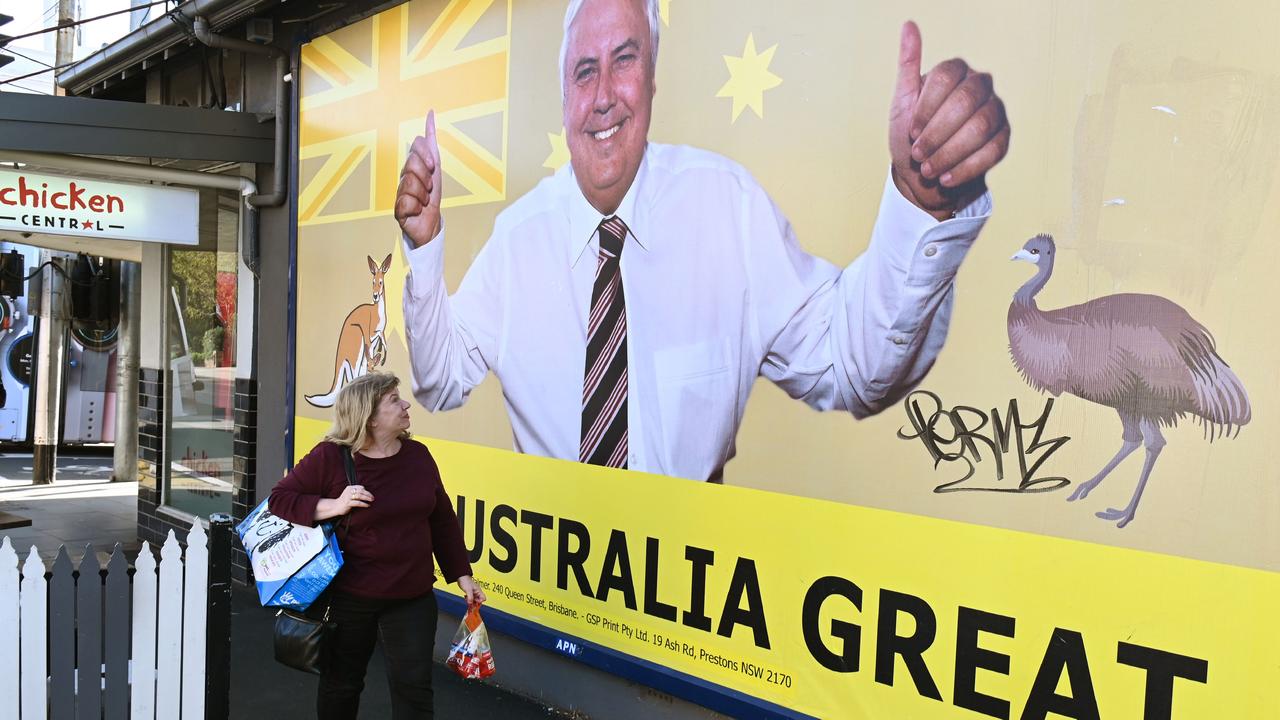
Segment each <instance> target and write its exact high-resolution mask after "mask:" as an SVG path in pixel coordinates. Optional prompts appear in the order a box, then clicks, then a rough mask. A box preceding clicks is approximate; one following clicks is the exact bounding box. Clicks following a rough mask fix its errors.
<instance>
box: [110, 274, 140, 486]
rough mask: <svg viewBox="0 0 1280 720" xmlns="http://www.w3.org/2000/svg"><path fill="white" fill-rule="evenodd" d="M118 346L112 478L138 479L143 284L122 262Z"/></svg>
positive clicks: (118, 479)
mask: <svg viewBox="0 0 1280 720" xmlns="http://www.w3.org/2000/svg"><path fill="white" fill-rule="evenodd" d="M118 267H119V273H120V326H119V328H120V329H119V338H120V341H119V344H118V345H116V447H115V451H114V452H115V471H114V472H113V473H112V474H111V479H112V480H113V481H116V482H133V481H134V480H137V479H138V361H139V356H138V352H139V348H138V321H139V313H140V312H141V309H142V283H141V282H140V280H139V278H138V264H137V263H132V262H125V261H121V262H120V264H119V266H118Z"/></svg>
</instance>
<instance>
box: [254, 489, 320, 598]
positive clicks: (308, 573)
mask: <svg viewBox="0 0 1280 720" xmlns="http://www.w3.org/2000/svg"><path fill="white" fill-rule="evenodd" d="M267 503H268V501H267V500H263V501H262V502H261V503H259V504H258V507H256V508H254V509H253V512H251V513H249V517H247V518H245V519H244V522H242V523H240V524H239V525H237V526H236V532H237V533H239V535H240V542H241V543H242V544H243V545H244V549H245V552H247V553H248V554H249V565H250V567H252V568H253V577H254V578H255V579H256V580H257V581H258V599H259V600H260V601H261V602H262V604H263V605H275V606H278V607H286V608H294V609H297V610H306V609H307V608H308V607H310V605H311V603H313V602H315V600H316V598H317V597H319V596H320V593H322V592H324V589H325V588H326V587H328V586H329V583H330V582H332V581H333V578H334V577H336V576H337V574H338V570H340V569H341V568H342V551H341V550H339V549H338V538H337V535H336V534H335V533H334V529H333V524H332V523H322V524H321V525H319V526H318V527H307V526H306V525H296V524H294V523H291V522H289V521H287V520H284V519H282V518H278V517H276V516H275V515H272V514H271V512H270V511H269V510H267Z"/></svg>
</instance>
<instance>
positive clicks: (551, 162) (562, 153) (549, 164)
mask: <svg viewBox="0 0 1280 720" xmlns="http://www.w3.org/2000/svg"><path fill="white" fill-rule="evenodd" d="M547 141H548V142H549V143H551V154H550V155H548V156H547V159H546V160H544V161H542V167H544V168H549V169H550V170H551V172H555V171H556V170H559V169H560V168H562V167H564V164H565V163H567V162H569V145H568V143H567V142H566V141H565V137H564V128H560V132H559V133H547Z"/></svg>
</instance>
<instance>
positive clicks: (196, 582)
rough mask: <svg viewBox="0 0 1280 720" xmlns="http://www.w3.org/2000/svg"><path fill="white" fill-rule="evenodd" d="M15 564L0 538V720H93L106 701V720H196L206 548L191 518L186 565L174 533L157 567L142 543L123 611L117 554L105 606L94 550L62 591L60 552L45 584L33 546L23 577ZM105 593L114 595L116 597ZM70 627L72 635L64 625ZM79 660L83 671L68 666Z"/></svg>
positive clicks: (201, 692)
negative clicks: (124, 626)
mask: <svg viewBox="0 0 1280 720" xmlns="http://www.w3.org/2000/svg"><path fill="white" fill-rule="evenodd" d="M116 556H119V561H118V562H117V557H116ZM18 560H19V558H18V554H17V553H16V552H15V551H14V549H13V547H12V546H11V545H10V543H9V538H8V537H5V538H4V539H3V540H0V718H4V719H6V720H9V719H12V720H36V719H37V718H38V719H40V720H45V719H46V718H51V719H52V720H60V719H61V718H63V717H66V718H76V719H79V718H90V717H92V718H101V717H104V711H103V705H102V699H103V697H104V696H105V697H106V698H107V706H106V712H105V717H107V718H117V717H118V718H124V717H128V718H131V719H132V720H179V719H180V720H203V719H204V712H205V628H206V622H205V620H206V609H207V598H208V575H209V548H208V536H207V534H206V533H205V530H204V527H203V525H202V524H201V522H200V521H199V520H196V521H195V522H193V523H192V525H191V531H190V533H189V534H188V535H187V549H186V558H185V562H184V559H183V553H182V548H181V546H180V545H179V543H178V540H177V538H175V537H174V534H173V531H172V530H170V531H169V537H168V538H167V539H166V540H165V542H164V545H163V547H161V548H160V563H159V566H158V568H157V564H156V558H155V555H154V553H153V552H152V550H151V547H150V545H148V544H147V543H145V542H144V543H143V544H142V550H141V552H140V553H139V554H138V557H137V560H136V561H135V562H134V568H135V572H134V576H133V583H132V593H131V597H132V603H131V604H132V611H131V612H130V611H129V604H130V603H127V602H125V600H126V599H127V598H128V597H130V595H129V594H127V592H126V591H125V590H124V589H125V588H126V587H127V584H128V578H127V570H128V568H127V565H126V564H125V562H124V558H123V553H122V552H121V551H120V548H119V547H117V548H116V553H115V555H114V556H113V557H112V562H111V563H109V564H108V566H107V567H108V572H107V580H106V583H105V586H106V589H107V592H106V596H107V597H106V601H105V602H103V600H101V598H102V597H103V596H102V587H103V585H104V583H103V582H102V580H101V575H100V572H101V570H100V567H99V565H98V560H97V556H96V554H95V553H93V552H90V551H86V553H85V558H84V559H83V561H82V562H81V565H80V580H79V582H78V583H76V584H75V585H72V584H69V583H71V581H72V574H71V570H70V567H71V563H70V560H69V559H68V558H67V556H66V548H65V547H64V548H62V549H61V550H60V551H59V554H58V559H57V560H55V561H54V564H53V575H52V577H50V578H49V580H48V581H47V582H46V580H45V571H46V568H45V564H44V562H43V561H42V560H41V559H40V557H39V555H38V554H37V553H36V549H35V547H32V548H31V551H30V552H29V553H28V555H27V559H26V561H25V562H24V563H22V570H21V573H19V569H18ZM113 575H115V577H113ZM121 583H123V584H121ZM66 588H72V590H71V591H67V590H66ZM113 588H120V590H121V592H120V593H119V595H118V597H115V598H114V599H113ZM71 593H73V594H71ZM64 595H66V597H64ZM77 599H78V600H79V603H78V604H79V606H80V610H79V612H76V611H75V608H76V605H77V602H76V601H77ZM67 608H71V609H72V612H71V616H70V617H65V616H66V615H67ZM73 618H74V619H73ZM68 620H71V621H72V623H73V624H74V630H72V629H70V628H67V627H65V626H64V624H65V623H66V622H67V621H68ZM121 623H129V626H130V627H131V628H132V631H131V634H132V643H131V647H132V649H133V656H132V657H131V658H130V657H127V655H125V654H123V653H122V652H121V650H123V649H124V648H122V647H113V646H112V644H111V640H112V639H113V636H114V637H116V638H118V640H117V643H120V644H122V643H123V642H124V641H125V640H126V639H127V635H124V634H123V633H121V634H119V635H117V634H116V633H117V632H118V630H119V628H120V627H121V625H120V624H121ZM104 628H105V629H106V630H107V634H106V637H107V641H108V642H107V643H106V644H105V645H106V647H105V654H104V653H103V652H102V647H103V643H102V637H103V630H104ZM113 628H115V631H113ZM68 633H74V639H71V636H70V635H68ZM64 641H65V642H64ZM51 646H52V647H51ZM68 649H69V650H70V652H69V653H68ZM77 657H78V658H79V661H80V663H81V664H82V665H83V664H85V663H86V658H88V663H89V665H90V667H79V668H75V667H74V663H75V659H76V658H77ZM104 657H105V658H106V659H105V660H104V659H103V658H104ZM112 658H119V660H113V659H112ZM124 684H127V686H128V692H127V694H126V693H125V688H124ZM68 691H70V696H68ZM126 698H127V700H128V710H127V712H128V714H127V716H126V715H125V714H123V713H124V707H123V706H124V704H125V700H126ZM113 707H114V710H113Z"/></svg>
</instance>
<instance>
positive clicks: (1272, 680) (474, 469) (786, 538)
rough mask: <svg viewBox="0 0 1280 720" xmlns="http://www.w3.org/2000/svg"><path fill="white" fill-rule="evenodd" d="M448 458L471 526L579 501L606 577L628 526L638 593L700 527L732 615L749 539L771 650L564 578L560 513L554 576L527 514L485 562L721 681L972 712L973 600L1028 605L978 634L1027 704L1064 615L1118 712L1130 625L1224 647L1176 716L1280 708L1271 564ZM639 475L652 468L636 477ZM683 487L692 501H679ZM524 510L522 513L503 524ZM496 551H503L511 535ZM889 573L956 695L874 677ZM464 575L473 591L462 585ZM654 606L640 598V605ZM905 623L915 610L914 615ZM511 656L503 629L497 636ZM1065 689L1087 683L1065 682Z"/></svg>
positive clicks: (676, 569) (550, 617)
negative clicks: (855, 664)
mask: <svg viewBox="0 0 1280 720" xmlns="http://www.w3.org/2000/svg"><path fill="white" fill-rule="evenodd" d="M324 429H325V425H324V424H323V423H320V422H316V421H312V420H304V419H300V420H299V423H298V436H297V439H298V443H299V447H310V446H311V445H312V444H314V443H315V442H317V441H319V439H320V438H321V437H322V435H323V432H324ZM424 441H425V442H427V443H428V445H429V447H430V448H431V451H432V453H433V455H434V456H435V457H436V460H437V462H438V463H439V465H440V471H441V473H442V475H443V477H444V478H445V483H446V489H447V490H448V491H449V492H450V494H451V495H453V496H455V497H456V496H458V495H463V496H465V497H466V505H465V508H466V511H467V512H468V514H469V517H468V518H467V520H466V527H465V530H464V537H465V538H466V539H467V542H468V545H473V544H474V537H475V535H474V525H473V523H474V522H475V520H474V517H473V514H474V509H475V501H476V499H483V500H485V501H486V522H485V525H486V533H487V525H488V517H487V513H488V512H490V511H492V509H493V507H494V506H495V505H496V504H498V503H504V504H507V505H510V506H512V507H514V508H516V509H517V510H533V511H537V512H543V513H546V514H549V515H553V516H555V517H556V518H570V519H574V520H578V521H580V522H583V523H584V524H586V525H587V527H588V528H589V530H590V533H591V555H590V558H589V560H588V561H587V562H586V564H585V566H586V571H587V575H588V577H589V578H590V581H591V586H592V588H595V587H596V585H597V579H598V577H599V573H600V568H601V563H602V560H603V556H604V550H605V547H606V545H607V542H608V538H609V533H610V531H611V530H613V529H619V530H622V531H624V532H625V533H626V535H627V540H628V550H629V555H630V560H631V569H632V575H633V577H634V578H635V583H636V593H637V601H638V603H642V602H643V600H642V599H643V597H644V595H643V587H644V585H643V583H644V567H645V566H644V553H645V538H646V537H655V538H658V539H659V540H660V542H661V554H660V557H661V565H660V568H661V575H660V581H659V593H658V597H659V599H660V600H662V601H664V602H667V603H670V604H674V605H676V606H677V607H679V608H681V609H682V610H683V609H684V608H687V607H688V605H687V600H686V598H688V596H689V570H688V567H689V563H687V562H686V561H685V560H684V546H685V545H693V546H697V547H701V548H708V549H713V550H714V551H715V563H714V565H712V566H711V567H710V568H709V569H708V572H707V584H706V587H707V592H706V597H707V610H706V612H707V614H708V615H709V616H711V618H712V620H713V628H714V627H716V625H718V622H719V616H720V607H721V603H722V602H723V598H724V595H725V593H726V590H727V587H728V584H729V579H730V577H731V574H732V569H733V566H734V563H735V561H736V558H738V557H744V558H750V559H752V560H754V561H755V564H756V568H757V572H758V576H759V579H760V586H761V598H762V604H763V605H764V608H765V614H766V617H767V619H768V629H769V639H770V641H771V649H770V650H761V649H758V648H756V647H755V645H754V644H753V642H752V636H751V632H750V630H749V629H748V628H746V627H745V626H738V627H737V628H735V632H734V633H733V635H732V637H731V638H728V639H726V638H721V637H720V636H718V635H714V634H712V633H705V632H699V631H696V630H690V629H688V628H685V627H683V626H681V625H677V624H675V623H670V622H666V621H663V620H659V619H655V618H653V617H650V616H647V615H643V614H642V613H640V612H637V611H629V610H627V609H626V608H625V606H624V605H623V601H622V598H621V594H620V593H618V592H613V593H611V594H610V596H609V601H608V602H607V603H605V602H600V601H597V600H594V599H589V598H584V597H583V596H582V595H580V594H579V592H578V591H577V589H576V585H575V584H574V582H573V581H572V579H571V580H570V583H569V587H570V589H571V591H561V590H558V589H556V587H555V575H556V573H555V568H556V556H555V552H556V549H555V548H556V541H555V537H556V535H555V530H549V531H546V532H544V533H543V542H542V578H541V581H540V582H538V583H533V582H530V581H529V563H530V561H529V552H530V551H529V540H528V535H529V531H528V528H527V527H526V526H523V525H521V526H519V527H516V528H515V529H514V531H513V532H512V534H513V536H514V537H515V538H516V540H517V542H518V543H519V553H520V557H519V561H518V564H517V566H516V567H515V569H514V570H513V571H512V572H511V573H508V574H500V573H497V572H495V571H493V570H492V569H491V568H489V567H488V566H487V558H488V552H489V549H491V548H494V547H495V544H494V542H493V539H492V536H488V537H486V539H485V543H484V548H485V554H484V557H485V559H484V560H481V561H480V562H479V563H477V564H476V566H475V572H476V577H477V578H478V579H480V580H482V581H484V582H486V583H487V584H490V586H491V587H492V583H494V582H499V583H502V584H504V585H507V586H510V587H514V588H517V589H519V590H520V591H523V592H531V593H533V594H535V595H537V596H538V597H541V598H545V599H547V600H554V601H557V602H560V603H563V604H565V605H567V606H569V607H572V608H574V609H575V610H577V611H578V613H579V614H580V616H582V617H583V619H579V620H572V619H567V618H566V617H565V616H562V615H559V614H555V613H552V612H549V611H544V610H539V609H537V608H534V607H531V606H530V605H528V604H527V603H525V602H520V601H513V600H508V599H507V598H505V597H499V596H496V593H493V592H490V593H489V594H490V604H491V605H492V606H493V607H495V608H498V609H501V610H505V611H508V612H511V613H514V614H516V615H518V616H520V617H523V618H527V619H529V620H532V621H534V622H538V623H541V624H543V625H546V626H547V627H550V628H554V629H559V630H561V631H563V632H565V633H569V634H572V635H575V636H577V637H581V638H584V639H587V640H590V641H593V642H597V643H601V644H604V645H606V646H609V647H613V648H615V649H617V650H620V651H622V652H625V653H628V654H632V655H635V656H638V657H642V658H645V659H648V660H652V661H653V662H656V663H659V664H661V665H665V666H667V667H671V668H673V669H675V670H678V671H681V672H684V673H687V674H690V675H693V676H694V677H699V678H703V679H706V680H708V681H710V682H713V683H717V684H720V685H724V686H726V687H730V688H733V689H736V690H740V691H742V692H744V693H747V694H749V695H753V696H755V697H760V698H763V699H766V700H769V701H771V702H774V703H777V704H780V705H783V706H785V707H788V708H791V709H794V710H798V711H800V712H803V713H806V714H810V715H814V716H817V717H823V718H935V717H937V718H943V717H962V716H974V717H976V715H973V714H972V713H970V712H969V711H966V710H962V709H960V708H957V707H956V706H955V705H954V704H952V698H953V691H952V681H953V674H952V668H953V665H952V663H953V661H954V657H955V643H956V640H955V632H956V613H957V610H958V607H959V606H965V607H969V608H976V609H979V610H984V611H986V612H991V613H999V614H1003V615H1008V616H1012V617H1014V618H1015V619H1016V628H1015V635H1014V637H1013V638H1005V637H1000V636H996V635H992V634H982V635H981V636H980V640H979V644H980V646H981V647H983V648H986V649H989V650H992V651H995V652H999V653H1002V654H1005V655H1008V656H1009V657H1010V658H1011V660H1010V667H1011V672H1010V673H1009V674H1008V675H1007V676H1006V675H1000V674H997V673H994V672H990V671H984V670H979V671H978V674H977V683H976V687H977V689H978V690H979V691H980V692H983V693H985V694H988V695H992V696H995V697H999V698H1002V699H1005V700H1009V701H1010V703H1011V717H1019V716H1020V714H1021V711H1022V706H1023V704H1024V703H1025V700H1026V696H1027V693H1028V691H1029V689H1030V688H1031V684H1032V680H1033V679H1034V678H1035V675H1036V672H1037V670H1038V669H1039V667H1040V663H1041V659H1042V657H1043V656H1044V653H1045V648H1046V645H1047V644H1048V641H1049V637H1050V635H1051V634H1052V632H1053V629H1054V628H1055V627H1059V628H1063V629H1064V630H1073V631H1077V632H1080V633H1081V634H1082V635H1083V636H1084V642H1085V648H1086V653H1087V656H1088V664H1089V670H1090V677H1091V678H1092V681H1093V687H1094V690H1095V692H1096V694H1097V699H1098V705H1099V710H1100V712H1101V717H1103V718H1139V717H1142V709H1141V708H1142V701H1143V689H1144V683H1145V679H1146V676H1145V672H1144V671H1142V670H1139V669H1137V668H1134V667H1130V666H1127V665H1120V664H1118V663H1117V662H1116V649H1117V642H1119V641H1125V642H1129V643H1134V644H1138V645H1143V646H1146V647H1152V648H1158V649H1161V650H1165V651H1168V652H1175V653H1179V654H1183V655H1189V656H1192V657H1197V658H1200V659H1203V660H1207V661H1208V682H1207V683H1206V684H1201V683H1196V682H1190V681H1188V680H1183V679H1179V680H1176V681H1175V684H1174V694H1173V711H1174V714H1173V717H1174V718H1240V719H1246V718H1270V717H1274V713H1275V708H1276V700H1275V696H1274V693H1275V688H1276V687H1277V686H1278V683H1280V647H1277V645H1276V640H1277V638H1280V617H1278V616H1277V614H1276V612H1275V609H1276V603H1275V599H1276V598H1277V597H1280V575H1277V574H1276V573H1272V572H1265V571H1260V570H1250V569H1245V568H1238V567H1231V566H1226V565H1217V564H1212V563H1206V562H1201V561H1195V560H1186V559H1182V558H1176V557H1171V556H1167V555H1157V554H1152V553H1145V552H1138V551H1133V550H1125V549H1119V548H1112V547H1107V546H1103V545H1097V544H1092V543H1084V542H1078V541H1072V540H1063V539H1057V538H1049V537H1044V536H1038V535H1033V534H1028V533H1021V532H1014V531H1009V530H1002V529H996V528H988V527H982V526H978V525H971V524H965V523H957V522H952V521H946V520H937V519H933V518H924V517H919V516H914V515H908V514H902V513H896V512H889V511H884V510H875V509H869V508H860V507H854V506H851V505H845V504H840V503H833V502H825V501H818V500H812V499H806V498H797V497H787V496H780V495H775V494H772V493H762V492H757V491H752V490H744V489H741V488H733V487H723V488H722V487H715V486H710V485H705V484H696V483H689V482H687V481H681V480H675V479H671V478H665V477H661V476H646V475H639V474H637V473H624V472H621V471H616V470H608V469H602V468H596V467H591V466H585V465H580V464H578V463H573V462H568V461H561V460H548V459H544V458H534V457H526V456H519V455H516V454H514V453H511V452H509V451H501V450H492V449H489V448H483V447H479V446H476V445H468V444H463V443H455V442H448V441H442V440H429V439H424ZM636 479H641V480H643V482H641V483H637V482H635V480H636ZM673 498H678V501H673ZM506 525H507V526H508V527H509V525H510V524H509V523H507V524H506ZM496 552H498V554H499V556H505V551H503V550H496ZM827 575H835V576H839V577H843V578H846V579H848V580H850V581H852V582H854V583H855V584H857V585H858V586H859V587H860V588H861V589H862V592H863V603H862V610H861V611H860V612H859V611H857V610H856V609H855V608H854V607H853V606H852V605H850V604H849V603H848V602H846V601H844V600H842V599H839V598H833V599H831V600H828V601H827V602H826V604H825V605H824V608H823V613H822V615H821V620H820V622H819V627H820V628H823V638H824V642H826V643H827V644H828V646H829V647H831V648H832V649H833V651H837V652H838V651H839V645H838V644H837V641H835V640H833V639H832V638H831V637H830V636H829V635H828V633H827V632H826V629H827V628H829V627H830V621H831V619H832V618H833V617H839V618H840V619H842V620H845V621H846V622H853V623H855V624H858V625H860V626H861V627H862V638H861V643H860V648H861V651H860V656H861V667H860V670H859V671H858V672H857V673H851V674H839V673H834V672H831V671H828V670H826V669H824V668H822V667H821V666H820V665H818V663H817V662H815V661H813V660H812V659H811V658H810V655H809V653H808V650H807V649H806V648H805V645H804V640H803V635H802V631H801V625H800V616H801V612H800V608H801V606H802V602H803V598H804V594H805V592H806V591H807V590H808V588H809V586H810V585H811V584H812V583H813V581H814V580H816V579H818V578H820V577H823V576H827ZM881 588H887V589H889V590H894V591H897V592H901V593H910V594H912V595H916V596H918V597H921V598H923V599H924V600H925V601H927V602H928V603H929V605H930V606H931V608H932V609H933V612H934V614H935V616H936V618H937V626H938V630H937V638H936V640H935V641H934V643H933V645H932V646H931V647H930V648H929V649H928V650H926V651H925V652H924V659H925V662H926V664H927V667H928V668H929V670H930V673H931V675H932V677H933V679H934V681H935V682H936V683H937V685H938V688H939V690H940V691H941V694H942V697H943V701H944V702H941V703H939V702H937V701H935V700H928V699H924V698H921V697H920V696H919V695H918V694H917V693H916V691H915V689H914V686H913V685H912V683H911V681H910V679H909V675H908V673H907V671H906V668H905V666H904V665H903V664H902V662H901V661H900V660H899V661H897V667H896V671H895V673H894V684H893V686H886V685H882V684H879V683H876V682H874V672H875V635H876V618H877V617H878V608H877V601H878V596H879V591H880V589H881ZM449 589H450V590H454V591H456V589H455V588H453V587H450V588H449ZM641 607H643V605H642V604H641ZM585 613H599V614H601V615H604V616H606V617H609V618H612V619H614V620H616V621H620V622H623V623H628V624H629V625H631V626H632V627H640V628H647V629H649V630H650V631H651V632H660V633H663V634H664V635H670V636H673V637H674V638H675V639H676V640H677V641H680V642H685V643H691V644H694V645H696V646H698V647H699V648H703V649H706V650H707V651H708V652H712V653H717V654H720V655H723V656H726V657H729V658H733V659H736V660H747V661H750V662H756V663H759V664H761V665H764V666H765V667H767V668H770V669H774V670H775V671H778V672H784V673H787V674H789V675H791V677H792V678H793V680H794V682H793V684H792V687H791V688H790V689H785V688H781V687H777V686H774V685H769V684H766V683H762V682H760V681H758V680H754V679H749V678H747V677H746V676H744V675H743V674H741V673H738V672H733V671H731V670H726V669H722V668H719V667H716V666H713V665H710V664H708V663H706V662H700V661H698V660H689V659H686V658H685V657H684V656H682V655H679V654H673V653H671V652H668V651H665V650H659V649H655V648H653V647H652V646H651V645H649V644H647V643H641V642H637V641H634V640H629V639H626V638H622V637H620V636H619V635H617V634H615V633H611V632H608V631H606V630H604V629H602V628H600V627H599V626H597V627H594V628H593V627H591V626H589V625H588V624H587V623H586V622H585ZM899 618H900V619H899V632H900V633H902V634H904V635H905V634H910V633H911V632H912V622H911V621H910V620H909V619H903V618H902V616H901V615H900V616H899ZM496 655H497V661H498V665H499V668H501V663H502V659H501V648H498V649H497V652H496ZM1058 692H1059V693H1060V694H1064V695H1070V694H1071V691H1070V689H1069V687H1068V686H1067V685H1066V684H1065V681H1064V684H1063V685H1062V686H1060V687H1059V688H1058Z"/></svg>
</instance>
